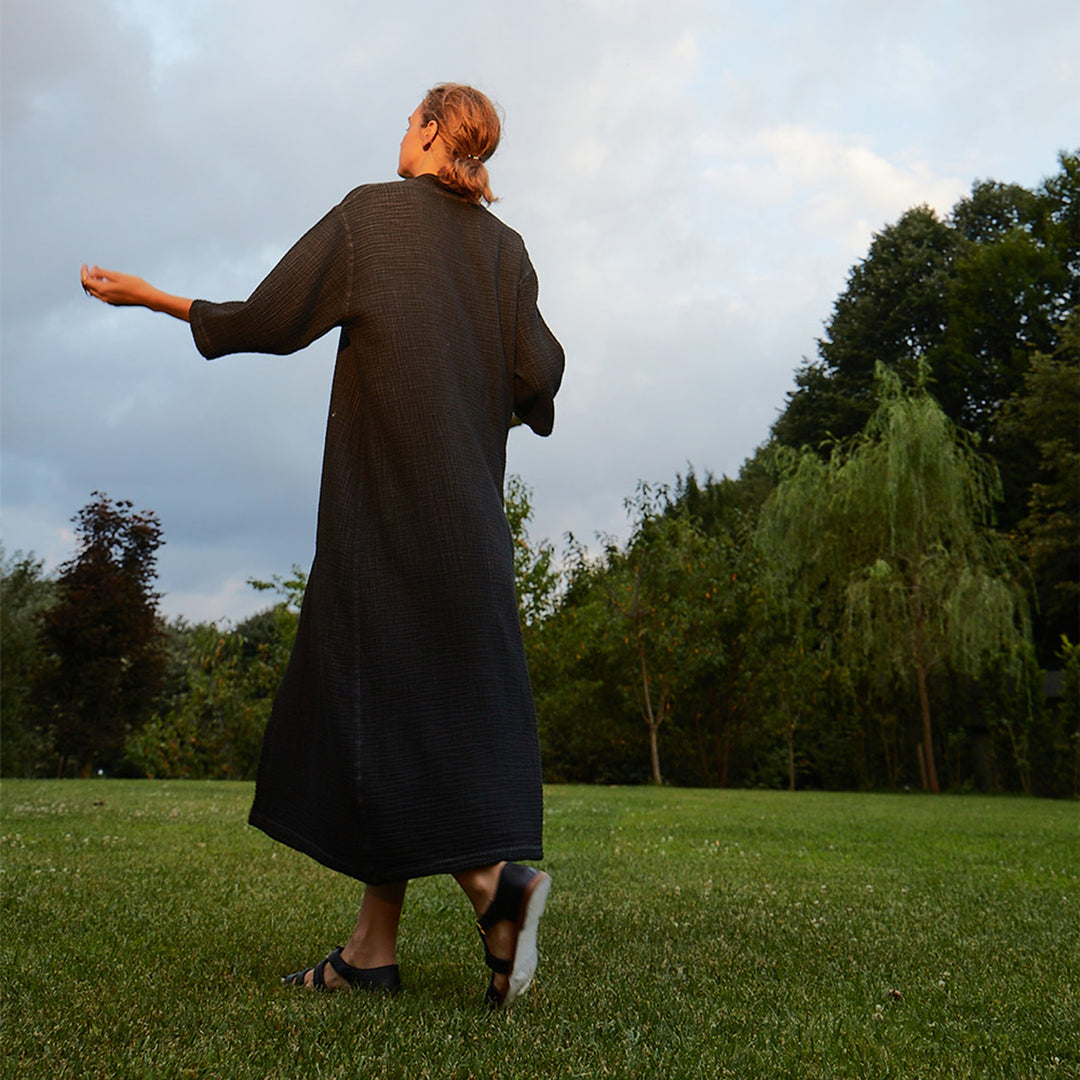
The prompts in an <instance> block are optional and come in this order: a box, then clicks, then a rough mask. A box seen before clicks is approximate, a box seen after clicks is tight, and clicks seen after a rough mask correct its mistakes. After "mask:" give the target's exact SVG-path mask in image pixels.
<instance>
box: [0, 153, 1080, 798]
mask: <svg viewBox="0 0 1080 1080" xmlns="http://www.w3.org/2000/svg"><path fill="white" fill-rule="evenodd" d="M1078 299H1080V155H1077V154H1062V155H1061V157H1060V169H1059V171H1058V173H1056V174H1055V175H1054V176H1052V177H1049V178H1048V179H1047V180H1045V181H1044V182H1043V183H1042V184H1041V185H1040V186H1039V187H1038V188H1036V189H1034V190H1028V189H1025V188H1022V187H1019V186H1017V185H1004V184H998V183H994V182H991V181H980V182H978V183H976V184H975V185H974V186H973V189H972V192H971V194H970V196H967V197H965V198H964V199H961V200H960V201H959V202H958V203H957V205H956V206H955V207H954V208H953V210H952V212H951V214H950V215H948V216H947V217H946V218H945V219H941V218H939V217H938V216H937V215H936V214H935V213H934V212H933V211H931V210H930V209H929V208H927V207H915V208H913V209H911V210H909V211H908V212H907V213H906V214H904V215H903V216H902V217H901V218H900V219H899V220H898V221H897V222H896V223H894V224H892V225H889V226H888V227H886V228H885V229H883V230H882V232H881V233H879V234H877V235H876V236H875V237H874V238H873V241H872V243H871V245H870V248H869V251H868V253H867V255H866V257H865V258H864V259H863V260H862V261H861V262H860V263H859V264H858V265H857V266H856V267H854V268H853V269H852V271H851V273H850V275H849V279H848V282H847V286H846V288H845V290H844V291H843V293H842V294H841V295H840V296H839V297H838V299H837V301H836V304H835V306H834V309H833V312H832V316H831V318H830V319H829V321H828V322H827V324H826V326H825V335H824V336H823V338H822V339H821V340H820V341H819V342H818V350H817V358H816V359H814V360H812V361H807V362H805V363H804V364H803V365H802V367H800V368H799V369H798V370H797V372H796V379H795V389H794V390H793V391H792V392H791V394H789V396H788V400H787V402H786V403H785V407H784V409H783V411H782V412H781V413H780V415H779V416H778V418H777V420H776V422H775V423H774V425H773V427H772V430H771V431H770V432H769V437H768V438H767V440H766V441H765V442H764V443H763V444H762V445H761V446H760V447H759V448H758V449H757V450H756V451H755V452H754V454H753V455H752V456H751V457H750V458H749V459H748V460H747V461H746V462H745V463H744V465H743V467H742V468H741V470H740V471H739V474H738V475H737V476H736V477H734V478H731V477H727V476H724V477H720V478H716V477H714V476H713V475H711V474H709V473H706V474H704V475H703V476H699V475H698V474H697V473H696V471H695V470H694V469H693V468H692V467H690V468H688V470H687V473H686V475H685V476H679V477H676V478H674V479H673V480H672V481H671V482H670V483H667V484H659V485H655V484H647V483H641V484H639V486H638V489H637V491H636V492H635V493H634V494H633V495H631V496H630V497H629V498H628V499H627V511H628V514H629V519H630V526H631V528H630V536H629V539H628V540H627V541H625V542H624V543H619V542H617V541H615V540H614V539H610V538H600V550H599V551H597V550H596V545H593V546H592V547H590V546H587V545H586V544H583V543H581V542H579V541H578V540H577V539H575V538H574V537H568V538H567V543H566V547H565V550H563V551H562V552H558V553H557V552H556V550H555V548H554V547H553V545H551V544H550V543H549V542H547V541H544V542H541V543H534V542H533V541H532V540H531V539H530V537H529V534H528V523H529V520H530V518H531V493H530V492H529V490H528V488H527V486H526V485H525V484H524V483H523V482H522V481H521V480H520V479H519V478H517V477H511V478H510V479H509V482H508V485H507V491H506V508H507V517H508V520H509V522H510V527H511V531H512V534H513V537H514V545H515V561H516V565H515V569H516V576H517V585H518V597H519V606H520V614H521V620H522V628H523V634H524V638H525V644H526V651H527V655H528V659H529V665H530V671H531V673H532V678H533V683H534V690H535V693H536V699H537V710H538V718H539V723H540V732H541V740H542V746H543V752H544V762H545V772H546V777H547V779H549V780H551V781H560V780H563V781H584V782H605V783H615V782H619V783H636V782H646V781H653V782H671V783H678V784H692V785H702V786H734V785H739V786H746V785H763V786H770V787H775V786H786V787H791V788H795V787H826V788H856V787H857V788H893V789H896V788H906V787H911V788H923V789H926V790H930V791H939V790H943V789H946V788H948V789H963V788H968V787H978V788H982V789H993V790H1016V791H1024V792H1028V793H1036V794H1045V795H1059V796H1060V795H1070V794H1072V795H1075V794H1077V789H1078V774H1080V735H1078V731H1077V718H1078V715H1080V703H1078V667H1080V650H1078V645H1077V642H1078V640H1080V634H1078V632H1077V630H1078V627H1077V623H1078V610H1080V554H1078V537H1080V507H1078V501H1080V415H1078V409H1080V306H1078V303H1077V301H1078ZM75 521H76V533H77V536H78V540H79V550H78V552H77V554H76V555H75V556H74V557H73V558H72V559H71V560H70V561H69V562H68V563H66V564H65V565H64V566H62V567H61V568H60V570H59V572H58V574H57V575H56V577H55V578H50V577H48V576H47V575H45V574H44V571H43V567H42V565H41V563H40V562H39V561H38V560H35V559H34V557H33V556H32V555H30V556H23V555H20V554H16V555H15V556H13V557H12V558H10V559H5V560H4V561H3V576H2V608H0V616H2V622H3V642H2V652H0V659H2V663H3V671H2V679H3V698H2V719H3V733H2V739H3V742H2V754H3V758H2V767H3V771H4V772H5V773H6V774H9V775H11V774H23V775H44V774H52V775H57V774H59V775H72V774H76V773H83V774H85V773H87V772H91V771H94V770H96V769H103V770H105V771H108V772H109V773H111V774H118V773H124V772H127V773H129V774H132V775H148V776H189V777H236V778H247V777H250V776H253V775H254V770H255V767H256V764H257V756H258V748H259V744H260V741H261V735H262V730H263V728H264V727H265V723H266V719H267V716H268V714H269V707H270V702H271V701H272V697H273V693H274V690H275V689H276V685H277V683H278V681H279V680H280V677H281V674H282V673H283V670H284V665H285V663H286V661H287V658H288V655H289V650H290V648H291V643H292V638H293V636H294V635H295V630H296V620H297V617H298V611H299V604H300V601H301V599H302V596H303V588H304V584H305V582H304V575H303V573H302V572H301V571H300V570H299V569H298V568H295V567H294V569H293V573H292V575H291V576H290V577H288V578H287V579H277V578H275V579H274V580H272V581H270V582H252V584H253V586H254V587H256V588H259V589H263V590H271V591H273V592H274V593H275V596H276V600H275V602H274V603H273V604H272V605H271V606H270V607H268V608H267V609H266V610H265V611H263V612H260V613H259V614H257V615H255V616H253V617H252V618H250V619H248V620H245V621H244V622H243V623H241V624H240V625H238V626H235V627H219V626H217V625H215V624H212V623H206V624H198V625H189V624H188V623H186V622H184V621H183V620H179V621H175V622H173V623H170V624H166V623H164V622H162V620H161V619H160V617H159V616H158V614H157V601H158V599H159V597H158V596H157V595H156V594H155V593H154V592H153V581H154V567H155V558H156V550H157V548H158V547H159V546H160V544H161V542H162V535H161V529H160V525H159V523H158V522H157V519H156V517H155V516H154V515H153V514H152V513H150V512H142V513H135V511H134V509H133V508H132V507H131V505H130V504H128V503H123V502H119V503H114V502H113V501H112V500H111V499H109V498H108V496H106V495H102V494H99V493H95V495H94V497H93V500H92V502H91V503H90V504H89V505H88V506H87V507H85V508H84V509H83V510H82V511H81V512H80V514H79V515H78V516H77V518H76V519H75Z"/></svg>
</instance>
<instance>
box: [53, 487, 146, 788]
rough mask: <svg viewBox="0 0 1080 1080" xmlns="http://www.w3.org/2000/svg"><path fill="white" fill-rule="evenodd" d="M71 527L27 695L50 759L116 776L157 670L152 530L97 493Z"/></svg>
mask: <svg viewBox="0 0 1080 1080" xmlns="http://www.w3.org/2000/svg"><path fill="white" fill-rule="evenodd" d="M93 496H94V498H93V501H92V502H90V503H88V504H87V505H86V506H84V507H83V508H82V510H80V511H79V513H78V514H77V515H76V516H75V517H74V518H73V519H72V520H73V521H74V523H75V533H76V537H77V540H78V545H79V550H78V552H77V554H76V555H75V556H74V557H73V558H72V559H70V560H69V561H68V562H66V563H64V565H63V566H61V567H60V573H59V576H58V578H57V582H56V588H57V601H56V603H55V604H54V605H53V606H51V607H50V608H49V609H48V610H47V611H45V613H44V615H43V622H42V626H43V641H44V645H45V648H46V650H47V651H48V654H49V655H48V659H47V661H46V662H45V663H43V664H42V665H41V666H40V667H39V668H38V671H37V673H36V677H35V682H34V693H35V696H36V698H37V700H38V701H39V703H40V707H41V709H42V715H43V718H44V722H45V723H46V724H47V726H48V728H49V729H50V730H51V732H52V738H53V739H54V742H55V747H56V752H57V753H58V755H59V766H58V773H59V774H60V775H64V774H65V773H66V772H67V769H68V764H69V763H72V764H74V765H75V767H76V769H77V771H79V772H80V773H82V774H84V775H85V774H88V773H89V771H90V769H91V768H92V766H93V765H94V764H95V763H96V764H97V765H98V766H100V767H104V768H110V769H111V768H116V767H118V766H119V765H120V764H121V762H122V756H123V745H124V741H125V740H126V738H127V737H128V735H129V734H130V733H131V732H133V731H135V730H137V729H138V728H139V727H140V726H141V725H142V724H143V723H144V722H145V720H146V719H147V718H148V716H149V713H150V710H151V709H152V708H153V703H154V698H155V696H156V695H157V692H158V689H159V688H160V685H161V680H162V674H163V672H164V667H165V655H164V649H163V642H162V635H161V631H160V629H159V627H158V623H157V601H158V594H157V593H155V592H154V591H153V583H154V579H155V576H156V573H157V549H158V548H159V547H160V546H161V544H162V543H163V540H162V536H161V525H160V523H159V522H158V519H157V517H156V516H155V515H154V514H153V512H152V511H148V510H144V511H142V512H141V513H136V512H134V510H133V508H132V504H131V503H130V502H127V501H125V500H119V501H116V502H114V501H113V500H112V499H110V498H109V496H108V495H105V494H104V493H102V492H94V493H93Z"/></svg>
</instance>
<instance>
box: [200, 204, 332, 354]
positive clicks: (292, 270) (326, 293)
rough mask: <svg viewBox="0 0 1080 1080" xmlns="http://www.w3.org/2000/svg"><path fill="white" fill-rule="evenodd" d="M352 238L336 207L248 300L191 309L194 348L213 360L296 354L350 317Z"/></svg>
mask: <svg viewBox="0 0 1080 1080" xmlns="http://www.w3.org/2000/svg"><path fill="white" fill-rule="evenodd" d="M350 261H351V260H350V245H349V235H348V232H347V230H346V228H345V223H344V221H343V220H342V215H341V210H340V209H339V208H338V207H335V208H334V209H333V210H331V211H330V212H329V213H328V214H327V215H326V216H325V217H324V218H323V219H322V220H321V221H320V222H318V223H317V224H316V225H314V226H313V227H312V228H311V229H310V230H309V231H308V232H307V233H306V234H305V235H304V236H302V237H301V238H300V239H299V240H298V241H297V242H296V243H295V244H294V245H293V246H292V248H291V249H290V250H289V251H288V252H287V253H286V255H285V256H284V258H283V259H282V260H281V262H279V263H278V264H277V266H275V267H274V269H273V270H271V271H270V273H269V274H268V275H267V277H266V278H265V279H264V280H263V282H262V284H261V285H259V286H258V288H256V290H255V291H254V292H253V293H252V294H251V296H249V297H248V298H247V300H234V301H231V302H229V303H224V304H214V303H210V302H209V301H207V300H196V301H195V302H194V303H193V304H192V305H191V313H190V320H191V333H192V336H193V337H194V338H195V346H196V348H197V349H198V350H199V352H200V353H202V355H203V356H205V357H206V359H207V360H213V359H215V358H216V357H219V356H225V355H227V354H229V353H237V352H257V353H275V354H277V355H284V354H286V353H293V352H296V351H297V350H298V349H302V348H304V347H305V346H306V345H310V344H311V342H313V341H314V340H315V339H316V338H319V337H322V335H323V334H325V333H326V332H327V331H328V330H329V329H331V327H334V326H337V325H339V324H340V323H341V322H342V321H343V320H344V319H345V318H346V314H347V312H348V304H349V285H350Z"/></svg>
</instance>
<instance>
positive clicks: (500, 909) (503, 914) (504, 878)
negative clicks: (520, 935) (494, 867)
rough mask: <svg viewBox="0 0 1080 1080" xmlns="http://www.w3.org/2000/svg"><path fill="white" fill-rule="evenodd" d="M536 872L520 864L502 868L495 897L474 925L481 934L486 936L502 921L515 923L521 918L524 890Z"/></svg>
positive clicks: (509, 863)
mask: <svg viewBox="0 0 1080 1080" xmlns="http://www.w3.org/2000/svg"><path fill="white" fill-rule="evenodd" d="M538 872H539V871H537V870H533V869H532V867H529V866H522V865H521V864H520V863H512V862H508V863H506V865H505V866H503V868H502V871H501V872H500V873H499V884H498V886H497V887H496V889H495V896H494V898H493V899H492V901H491V903H490V904H489V905H488V909H487V911H485V912H484V914H483V915H481V916H480V918H479V920H478V921H477V924H476V925H477V926H478V927H479V928H480V933H481V934H486V933H487V932H488V931H489V930H490V929H491V928H492V927H493V926H494V925H495V924H496V923H497V922H501V921H502V920H503V919H509V920H510V921H511V922H515V923H516V922H517V921H518V919H519V918H520V917H521V904H522V901H523V900H524V898H525V888H526V886H527V885H528V884H529V882H530V881H532V879H533V878H534V877H536V875H537V873H538Z"/></svg>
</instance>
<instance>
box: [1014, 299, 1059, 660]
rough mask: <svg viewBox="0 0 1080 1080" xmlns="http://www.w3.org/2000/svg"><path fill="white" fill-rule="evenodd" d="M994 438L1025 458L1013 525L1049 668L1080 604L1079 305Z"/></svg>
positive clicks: (1038, 359)
mask: <svg viewBox="0 0 1080 1080" xmlns="http://www.w3.org/2000/svg"><path fill="white" fill-rule="evenodd" d="M995 436H996V439H997V441H998V443H999V444H1002V445H1007V446H1008V447H1009V450H1010V456H1011V457H1012V458H1013V459H1014V460H1017V459H1021V458H1023V459H1025V460H1028V459H1030V461H1031V464H1030V465H1029V466H1028V468H1027V471H1028V474H1029V475H1031V476H1034V477H1035V480H1034V482H1033V483H1032V484H1031V486H1030V487H1029V488H1028V491H1027V500H1026V510H1027V513H1026V515H1025V516H1024V517H1022V518H1021V519H1020V521H1019V522H1018V523H1017V525H1016V533H1017V537H1018V540H1019V543H1020V546H1021V551H1022V553H1023V556H1024V559H1025V561H1026V563H1027V565H1028V568H1029V570H1030V571H1031V577H1032V582H1033V586H1034V594H1035V595H1034V599H1035V602H1036V604H1037V609H1038V611H1039V620H1038V622H1039V627H1040V631H1039V635H1038V639H1037V645H1038V648H1039V655H1040V659H1041V660H1042V662H1043V663H1044V664H1046V665H1048V666H1052V665H1053V659H1054V656H1055V654H1056V653H1057V652H1058V650H1059V648H1060V643H1061V639H1062V636H1063V635H1072V636H1075V635H1076V627H1077V607H1078V602H1080V310H1077V311H1076V312H1074V313H1073V314H1072V316H1071V317H1070V319H1069V322H1068V324H1067V327H1066V330H1065V332H1064V333H1063V334H1062V337H1061V341H1060V342H1059V344H1058V347H1057V349H1055V351H1054V353H1053V354H1052V355H1046V354H1045V353H1036V354H1035V355H1034V356H1033V357H1032V360H1031V366H1030V368H1029V370H1028V371H1027V372H1026V373H1025V375H1024V378H1023V382H1022V386H1021V388H1020V390H1019V391H1017V393H1015V394H1014V395H1013V396H1012V397H1011V398H1010V399H1009V400H1008V401H1007V402H1006V403H1005V405H1004V407H1003V408H1002V409H1001V412H1000V414H999V417H998V421H997V427H996V430H995Z"/></svg>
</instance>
